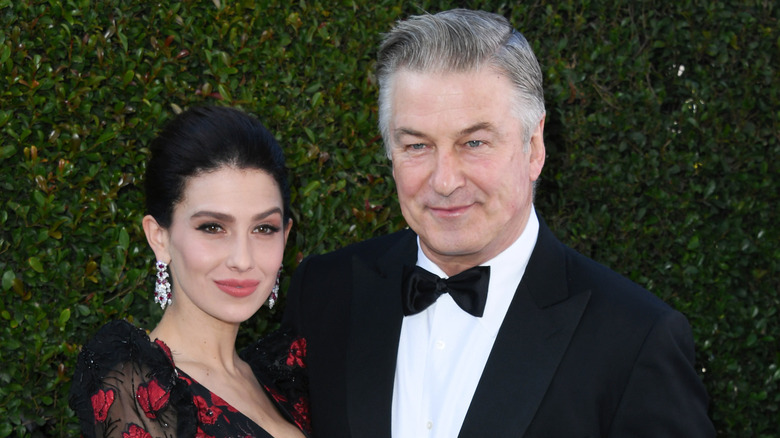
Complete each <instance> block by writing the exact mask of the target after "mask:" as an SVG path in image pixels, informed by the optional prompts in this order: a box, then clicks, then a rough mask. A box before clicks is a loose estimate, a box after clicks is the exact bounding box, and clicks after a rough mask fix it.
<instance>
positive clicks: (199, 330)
mask: <svg viewBox="0 0 780 438" xmlns="http://www.w3.org/2000/svg"><path fill="white" fill-rule="evenodd" d="M289 202H290V194H289V188H288V184H287V175H286V170H285V166H284V157H283V155H282V150H281V148H280V147H279V145H278V144H277V143H276V141H275V140H274V138H273V137H272V135H271V134H270V133H269V132H268V130H266V129H265V127H263V125H262V124H261V123H260V122H259V121H257V120H256V119H254V118H253V117H250V116H248V115H246V114H244V113H243V112H241V111H238V110H235V109H230V108H224V107H202V108H195V109H191V110H188V111H185V112H184V113H182V114H181V115H179V116H178V117H177V118H175V119H174V120H173V121H172V122H171V123H170V124H169V125H168V126H167V127H166V128H165V129H164V130H163V131H162V133H160V135H159V136H158V137H157V138H156V139H155V140H154V141H153V142H152V144H151V159H150V162H149V164H148V166H147V169H146V204H147V210H148V215H147V216H145V217H144V218H143V229H144V232H145V234H146V239H147V241H148V242H149V245H150V246H151V247H152V250H153V251H154V253H155V256H156V257H157V262H156V263H155V266H156V268H157V269H158V274H157V284H156V286H155V302H157V303H159V304H160V305H161V306H162V307H163V309H164V310H165V311H164V314H163V317H162V319H161V320H160V323H159V324H158V325H157V327H155V328H154V330H152V331H151V333H150V334H149V335H148V336H147V335H146V332H145V331H143V330H141V329H139V328H136V327H134V326H132V325H130V324H129V323H127V322H125V321H113V322H110V323H108V324H106V325H105V326H104V327H103V328H102V329H101V330H100V331H99V332H98V333H97V335H96V336H95V337H94V338H93V339H92V340H91V341H90V342H89V343H88V344H87V345H86V346H85V347H84V349H83V350H82V352H81V353H80V354H79V362H78V365H77V369H76V372H75V374H74V378H73V382H72V386H71V399H70V404H71V407H72V408H73V410H74V411H75V412H76V413H77V415H78V416H79V419H80V420H81V427H82V432H83V435H84V436H85V437H96V436H101V437H103V436H111V437H129V438H142V437H143V438H146V437H196V436H197V437H216V438H220V437H237V436H241V437H244V436H253V437H255V436H256V437H269V436H272V437H302V436H307V435H306V434H307V433H308V418H307V408H306V399H305V397H304V396H302V394H305V390H304V388H303V387H302V385H303V383H304V379H305V378H304V377H303V376H302V374H301V372H302V371H303V370H302V368H303V366H304V364H303V362H302V360H301V359H302V356H303V355H304V354H305V342H304V341H303V340H302V339H293V338H292V336H289V335H287V334H284V333H277V334H275V335H273V338H267V339H265V340H263V341H260V343H259V344H258V345H256V346H254V347H253V348H252V349H250V350H248V351H251V353H248V354H249V355H251V357H244V358H242V357H240V356H239V355H238V354H237V353H236V350H235V340H236V335H237V333H238V328H239V324H240V323H241V322H243V321H245V320H247V319H248V318H250V317H251V316H252V315H253V314H254V313H255V312H256V311H257V310H258V309H259V308H260V306H262V305H263V303H264V302H265V301H266V300H267V299H269V295H270V296H271V298H270V300H269V304H270V305H272V304H273V300H274V299H275V294H276V291H277V290H278V275H279V272H280V266H281V263H282V255H283V252H284V246H285V243H286V241H287V236H288V235H289V232H290V227H291V225H292V219H291V218H290V208H289ZM272 291H273V292H272ZM250 364H251V365H250Z"/></svg>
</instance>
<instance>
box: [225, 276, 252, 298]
mask: <svg viewBox="0 0 780 438" xmlns="http://www.w3.org/2000/svg"><path fill="white" fill-rule="evenodd" d="M214 283H215V284H216V285H217V287H218V288H219V289H220V290H221V291H222V292H225V293H226V294H228V295H231V296H234V297H236V298H243V297H246V296H249V295H251V294H252V293H254V291H255V289H257V285H258V284H260V282H259V281H257V280H236V279H232V278H231V279H228V280H216V281H214Z"/></svg>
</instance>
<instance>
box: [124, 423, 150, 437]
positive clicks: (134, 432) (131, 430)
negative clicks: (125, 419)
mask: <svg viewBox="0 0 780 438" xmlns="http://www.w3.org/2000/svg"><path fill="white" fill-rule="evenodd" d="M122 438H152V434H150V433H149V432H147V431H145V430H144V429H142V428H140V427H138V426H136V425H135V424H131V425H130V427H128V428H127V432H122Z"/></svg>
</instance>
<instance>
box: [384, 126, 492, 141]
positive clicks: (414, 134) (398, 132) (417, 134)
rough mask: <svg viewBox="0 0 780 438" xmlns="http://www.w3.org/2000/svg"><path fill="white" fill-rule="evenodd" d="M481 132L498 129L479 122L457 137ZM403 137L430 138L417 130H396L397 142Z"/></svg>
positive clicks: (462, 130)
mask: <svg viewBox="0 0 780 438" xmlns="http://www.w3.org/2000/svg"><path fill="white" fill-rule="evenodd" d="M481 130H486V131H490V132H495V131H496V129H495V127H494V126H493V124H492V123H490V122H479V123H475V124H473V125H471V126H469V127H467V128H464V129H461V130H460V131H459V132H458V133H457V136H458V137H463V136H464V135H469V134H473V133H475V132H477V131H481ZM402 135H411V136H412V137H418V138H423V139H426V138H428V136H427V135H425V134H423V133H422V132H420V131H416V130H414V129H411V128H398V129H396V130H395V135H394V136H393V137H394V139H395V141H396V142H397V141H398V139H399V137H401V136H402Z"/></svg>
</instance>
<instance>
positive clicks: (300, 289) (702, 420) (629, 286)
mask: <svg viewBox="0 0 780 438" xmlns="http://www.w3.org/2000/svg"><path fill="white" fill-rule="evenodd" d="M416 258H417V243H416V235H415V234H414V233H413V232H412V231H410V230H405V231H401V232H398V233H395V234H391V235H387V236H383V237H379V238H375V239H372V240H369V241H365V242H361V243H358V244H355V245H351V246H348V247H346V248H343V249H341V250H338V251H335V252H333V253H329V254H325V255H320V256H313V257H309V258H307V259H305V260H304V261H303V262H302V263H301V265H300V266H299V268H298V269H297V270H296V272H295V274H294V276H293V279H292V283H291V287H290V291H289V293H288V301H287V308H286V311H285V316H284V325H287V326H291V327H293V328H294V329H295V330H296V331H298V332H299V333H300V334H301V335H303V336H304V337H306V339H307V367H308V370H309V384H310V397H311V399H310V400H311V417H312V427H313V431H314V436H316V437H319V438H330V437H334V438H341V437H372V438H373V437H390V429H391V426H390V424H391V404H392V396H393V380H394V376H395V366H396V355H397V351H398V338H399V334H400V330H401V321H402V319H403V313H402V310H401V292H400V288H401V274H402V269H403V266H404V265H405V264H410V265H413V264H415V263H416ZM453 384H457V382H453ZM714 435H715V432H714V429H713V426H712V423H711V422H710V420H709V418H708V416H707V395H706V392H705V390H704V386H703V385H702V382H701V380H700V379H699V377H698V375H697V373H696V371H695V369H694V346H693V339H692V335H691V330H690V326H689V325H688V322H687V320H686V319H685V317H684V316H683V315H681V314H680V313H679V312H676V311H675V310H673V309H671V308H670V307H669V306H667V305H666V304H664V303H663V302H662V301H661V300H660V299H658V298H657V297H655V296H654V295H652V294H651V293H650V292H648V291H646V290H644V289H643V288H641V287H640V286H638V285H636V284H635V283H632V282H631V281H629V280H628V279H626V278H624V277H621V276H620V275H618V274H616V273H614V272H613V271H611V270H609V269H607V268H605V267H604V266H602V265H599V264H598V263H596V262H594V261H592V260H590V259H588V258H586V257H584V256H582V255H581V254H578V253H577V252H575V251H574V250H572V249H570V248H568V247H566V246H565V245H563V244H562V243H560V242H559V241H558V240H557V239H556V238H555V237H554V236H553V234H552V232H551V231H550V230H549V229H548V228H547V226H546V225H545V224H544V222H543V221H541V219H540V230H539V236H538V239H537V243H536V246H535V248H534V250H533V253H532V255H531V259H530V261H529V263H528V267H527V268H526V272H525V275H524V276H523V279H522V281H521V282H520V284H519V285H518V287H517V291H516V293H515V297H514V299H513V300H512V303H511V305H510V307H509V311H508V312H507V315H506V317H505V319H504V321H503V324H502V325H501V329H500V330H499V333H498V336H497V338H496V341H495V344H494V346H493V349H492V351H491V353H490V356H489V358H488V362H487V364H486V366H485V370H484V372H483V374H482V377H481V379H480V381H479V385H478V386H477V389H476V392H475V393H474V396H473V398H472V400H471V404H470V406H469V410H468V413H467V415H466V418H465V420H464V423H463V425H462V428H461V432H460V436H461V437H567V438H569V437H652V438H658V437H686V438H691V437H712V436H714Z"/></svg>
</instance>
